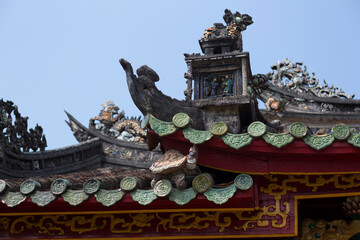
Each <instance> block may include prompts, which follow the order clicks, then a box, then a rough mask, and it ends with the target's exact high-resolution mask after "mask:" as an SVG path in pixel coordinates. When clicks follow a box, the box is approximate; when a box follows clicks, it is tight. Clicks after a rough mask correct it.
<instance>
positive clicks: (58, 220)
mask: <svg viewBox="0 0 360 240" xmlns="http://www.w3.org/2000/svg"><path fill="white" fill-rule="evenodd" d="M127 216H129V217H130V219H131V221H129V220H128V218H122V217H116V216H115V215H113V214H98V215H91V216H78V215H72V216H69V215H47V216H39V217H35V216H22V217H18V218H17V219H15V220H14V221H12V222H11V223H10V219H9V218H1V219H0V228H2V229H5V230H10V233H12V234H22V233H24V232H26V231H27V230H28V229H36V230H38V232H39V233H40V234H45V235H50V236H54V235H57V236H62V235H64V234H65V228H69V229H70V231H71V232H73V233H78V234H82V233H85V232H91V231H96V230H101V229H105V228H106V227H108V228H109V230H110V232H111V233H141V232H142V229H143V227H150V226H151V224H150V223H149V222H150V221H151V220H152V219H153V218H154V214H145V213H138V214H128V215H127ZM127 216H124V217H127Z"/></svg>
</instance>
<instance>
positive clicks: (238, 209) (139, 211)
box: [0, 208, 255, 217]
mask: <svg viewBox="0 0 360 240" xmlns="http://www.w3.org/2000/svg"><path fill="white" fill-rule="evenodd" d="M254 210H255V209H254V208H200V209H199V208H197V209H181V212H203V211H208V212H211V211H222V212H234V211H254ZM178 211H179V209H176V208H174V209H145V210H132V211H131V210H130V211H129V210H120V211H84V212H18V213H0V216H1V217H2V216H28V215H32V216H38V215H42V216H47V215H76V214H83V215H89V214H131V213H158V212H178Z"/></svg>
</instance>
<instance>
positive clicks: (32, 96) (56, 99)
mask: <svg viewBox="0 0 360 240" xmlns="http://www.w3.org/2000/svg"><path fill="white" fill-rule="evenodd" d="M225 8H228V9H230V10H232V11H233V12H235V11H239V12H240V13H247V14H249V15H251V16H252V17H253V21H254V24H252V25H251V26H249V27H248V29H247V30H246V31H245V32H244V33H243V42H244V51H249V52H250V58H251V68H252V73H253V74H256V73H267V72H269V71H270V66H271V65H272V64H275V63H276V62H277V61H278V60H281V61H282V60H284V58H285V57H287V58H289V59H290V60H292V61H293V62H297V61H300V62H304V64H305V65H306V66H307V67H308V71H309V72H310V73H311V72H316V74H317V76H318V77H319V78H320V79H321V80H322V79H325V80H326V81H327V82H328V83H329V84H334V85H336V86H340V87H341V88H342V89H343V90H344V91H345V92H346V93H349V94H355V95H356V96H355V98H360V77H359V73H358V70H359V68H360V58H359V56H360V46H359V43H360V14H359V13H360V1H356V0H353V1H351V0H347V1H329V0H326V1H309V0H308V1H267V0H263V1H190V0H182V1H120V0H119V1H110V0H108V1H91V0H87V1H80V0H77V1H66V0H62V1H41V0H37V1H26V0H23V1H20V0H19V1H10V0H1V1H0V36H1V38H0V81H1V88H0V93H1V94H0V98H4V99H5V100H12V101H14V103H15V104H16V105H18V107H19V110H20V112H21V113H22V115H23V116H29V118H30V119H29V127H34V126H35V124H36V123H39V125H41V126H43V128H44V132H45V135H46V137H47V141H48V148H47V149H52V148H57V147H64V146H68V145H71V144H74V143H76V140H75V138H74V137H73V136H72V133H71V131H70V129H69V128H68V126H67V125H66V123H65V122H64V120H65V119H66V115H65V113H64V112H63V110H66V111H68V112H70V113H71V114H72V115H73V116H75V117H76V118H77V119H78V120H79V121H81V122H82V123H83V124H84V125H86V126H87V125H88V121H89V119H90V118H91V117H93V116H96V115H97V114H98V113H99V111H100V109H101V106H100V104H102V103H103V102H104V100H105V99H112V100H113V101H114V102H115V103H116V104H117V105H118V106H119V107H120V109H124V110H125V112H126V114H127V115H130V116H131V115H132V116H138V115H140V112H139V111H138V110H137V108H136V107H135V105H134V104H133V102H132V100H131V97H130V95H129V93H128V90H127V85H126V81H125V74H124V72H123V70H122V68H121V67H120V65H119V62H118V60H119V58H125V59H127V60H128V61H130V62H131V63H132V64H133V67H134V69H137V68H138V67H140V66H141V65H144V64H146V65H148V66H150V67H152V68H153V69H154V70H155V71H157V73H158V74H159V76H160V82H158V83H157V86H158V88H159V89H160V90H162V91H163V92H164V93H165V94H167V95H170V96H172V97H175V98H178V99H183V98H184V96H183V90H184V89H185V88H186V85H185V79H184V78H183V75H184V72H185V71H186V65H185V62H184V56H183V53H194V52H195V53H197V52H200V48H199V44H198V40H199V39H200V38H201V36H202V33H203V31H204V29H205V28H208V27H211V26H212V25H213V23H214V22H223V20H222V16H223V11H224V9H225Z"/></svg>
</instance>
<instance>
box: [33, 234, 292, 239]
mask: <svg viewBox="0 0 360 240" xmlns="http://www.w3.org/2000/svg"><path fill="white" fill-rule="evenodd" d="M259 237H295V235H294V234H272V235H271V234H269V235H266V234H259V235H218V236H206V235H205V236H157V237H156V236H154V237H149V236H145V237H124V238H122V237H112V238H91V239H95V240H108V239H124V240H140V239H225V238H259ZM39 239H40V240H44V239H45V240H48V239H49V240H50V239H53V238H34V239H29V240H39ZM61 239H63V240H79V239H86V238H61Z"/></svg>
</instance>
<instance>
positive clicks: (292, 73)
mask: <svg viewBox="0 0 360 240" xmlns="http://www.w3.org/2000/svg"><path fill="white" fill-rule="evenodd" d="M302 65H303V63H301V62H297V63H295V64H294V63H293V62H291V61H290V60H289V59H287V58H285V60H284V61H283V62H280V61H278V63H277V64H275V65H273V66H271V69H272V72H270V73H269V74H268V75H267V76H268V78H269V80H270V82H271V83H272V84H274V85H275V86H278V87H280V88H286V89H288V90H290V91H292V92H296V93H310V94H314V95H315V96H318V97H335V98H345V99H352V98H354V96H355V95H349V94H346V93H345V92H344V91H343V90H342V89H341V88H339V87H334V86H333V85H331V86H329V85H328V84H327V82H326V81H325V80H324V85H321V84H320V83H319V80H318V78H317V77H316V75H315V73H312V77H310V74H309V73H308V72H307V68H306V66H304V69H303V68H302Z"/></svg>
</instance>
